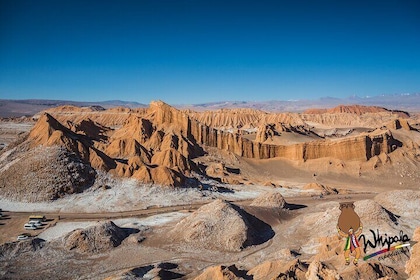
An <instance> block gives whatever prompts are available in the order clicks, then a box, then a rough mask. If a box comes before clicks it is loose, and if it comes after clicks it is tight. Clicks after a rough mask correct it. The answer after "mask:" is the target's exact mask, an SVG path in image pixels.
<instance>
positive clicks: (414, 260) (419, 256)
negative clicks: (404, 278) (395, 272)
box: [405, 227, 420, 279]
mask: <svg viewBox="0 0 420 280" xmlns="http://www.w3.org/2000/svg"><path fill="white" fill-rule="evenodd" d="M412 240H413V241H416V242H418V243H416V244H415V245H414V246H413V247H412V248H411V256H410V260H409V261H407V263H406V265H405V272H407V274H408V275H409V276H410V277H412V278H410V279H420V227H418V228H416V230H415V231H414V235H413V238H412Z"/></svg>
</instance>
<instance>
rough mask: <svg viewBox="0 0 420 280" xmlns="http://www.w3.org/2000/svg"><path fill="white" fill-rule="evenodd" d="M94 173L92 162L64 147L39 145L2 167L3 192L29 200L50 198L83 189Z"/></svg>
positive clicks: (0, 186) (91, 181) (0, 189)
mask: <svg viewBox="0 0 420 280" xmlns="http://www.w3.org/2000/svg"><path fill="white" fill-rule="evenodd" d="M46 163H48V164H46ZM95 177H96V172H95V170H94V169H93V168H92V167H91V166H90V165H89V164H87V163H84V162H83V161H82V160H80V158H78V157H77V156H76V155H75V154H72V153H71V152H69V151H67V150H66V149H65V148H61V147H57V146H53V147H36V148H35V149H32V150H30V151H28V152H27V153H25V154H24V155H22V158H21V159H20V160H17V161H13V162H12V164H10V166H9V167H8V168H7V169H5V170H1V172H0V192H1V194H2V196H4V197H8V198H11V199H16V200H23V201H27V202H36V201H50V200H55V199H58V198H60V197H63V196H65V195H67V194H73V193H78V192H82V191H83V190H85V189H87V188H89V187H90V186H92V185H93V183H94V181H95Z"/></svg>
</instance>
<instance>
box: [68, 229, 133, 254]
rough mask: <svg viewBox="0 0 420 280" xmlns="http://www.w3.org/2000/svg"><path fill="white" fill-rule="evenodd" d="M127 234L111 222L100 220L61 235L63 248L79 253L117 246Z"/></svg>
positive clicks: (97, 251)
mask: <svg viewBox="0 0 420 280" xmlns="http://www.w3.org/2000/svg"><path fill="white" fill-rule="evenodd" d="M127 236H128V234H127V232H126V231H125V230H123V229H122V228H120V227H118V226H116V225H115V224H114V223H113V222H102V223H99V224H98V225H95V226H91V227H88V228H86V229H76V230H74V231H72V232H70V233H69V234H67V235H66V236H64V237H63V244H64V248H65V249H67V250H75V251H77V252H79V253H102V252H107V251H108V250H109V249H111V248H113V247H117V246H119V245H120V244H121V242H122V241H123V240H124V239H125V238H126V237H127Z"/></svg>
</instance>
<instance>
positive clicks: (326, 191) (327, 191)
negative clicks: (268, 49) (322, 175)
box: [303, 183, 338, 195]
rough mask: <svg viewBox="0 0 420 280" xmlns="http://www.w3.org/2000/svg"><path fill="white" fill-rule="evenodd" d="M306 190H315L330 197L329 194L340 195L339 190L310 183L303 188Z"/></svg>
mask: <svg viewBox="0 0 420 280" xmlns="http://www.w3.org/2000/svg"><path fill="white" fill-rule="evenodd" d="M303 189H304V190H315V191H319V192H320V193H321V194H324V195H329V194H338V190H337V189H335V188H331V187H328V186H324V185H321V184H319V183H309V184H306V185H305V186H304V187H303Z"/></svg>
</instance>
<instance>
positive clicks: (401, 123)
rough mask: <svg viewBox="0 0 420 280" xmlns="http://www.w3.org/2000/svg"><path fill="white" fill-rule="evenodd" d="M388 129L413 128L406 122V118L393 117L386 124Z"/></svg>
mask: <svg viewBox="0 0 420 280" xmlns="http://www.w3.org/2000/svg"><path fill="white" fill-rule="evenodd" d="M386 127H387V128H389V129H405V130H408V131H410V130H414V128H412V127H411V125H410V124H409V123H408V121H407V120H406V119H395V120H392V121H391V122H389V123H388V124H387V125H386Z"/></svg>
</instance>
